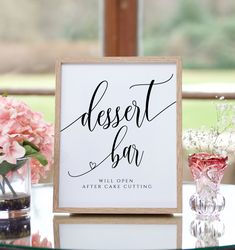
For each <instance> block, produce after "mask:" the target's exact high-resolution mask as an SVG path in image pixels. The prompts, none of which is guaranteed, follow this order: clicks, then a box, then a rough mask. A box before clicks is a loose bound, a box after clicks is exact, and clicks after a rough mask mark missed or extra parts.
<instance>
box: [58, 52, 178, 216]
mask: <svg viewBox="0 0 235 250" xmlns="http://www.w3.org/2000/svg"><path fill="white" fill-rule="evenodd" d="M55 145H56V147H55V179H54V183H55V184H54V211H55V212H71V213H174V212H181V200H182V197H181V187H182V169H181V167H182V166H181V64H180V60H179V59H178V58H172V57H169V58H102V59H84V60H78V61H75V62H74V61H63V62H60V63H59V64H58V66H57V89H56V143H55Z"/></svg>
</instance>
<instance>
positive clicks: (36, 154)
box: [24, 144, 48, 166]
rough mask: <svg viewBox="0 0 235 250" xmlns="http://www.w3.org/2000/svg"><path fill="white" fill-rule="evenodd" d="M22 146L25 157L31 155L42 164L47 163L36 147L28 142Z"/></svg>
mask: <svg viewBox="0 0 235 250" xmlns="http://www.w3.org/2000/svg"><path fill="white" fill-rule="evenodd" d="M24 148H25V156H26V157H32V158H34V159H36V160H38V161H39V162H40V163H41V164H42V165H43V166H46V165H47V164H48V161H47V159H46V158H45V156H44V155H42V154H41V153H40V152H39V151H38V150H37V149H35V147H32V146H31V145H29V144H26V145H25V146H24Z"/></svg>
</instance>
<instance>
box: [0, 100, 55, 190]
mask: <svg viewBox="0 0 235 250" xmlns="http://www.w3.org/2000/svg"><path fill="white" fill-rule="evenodd" d="M53 134H54V129H53V126H52V124H49V123H46V122H45V121H43V117H42V115H41V114H40V113H38V112H33V111H32V110H31V109H30V108H29V107H28V106H27V105H26V104H25V103H23V102H22V101H19V100H15V99H13V98H10V97H3V96H0V175H1V176H2V177H3V178H4V179H5V178H6V177H7V176H8V175H10V172H11V171H20V168H21V164H19V163H17V159H19V158H25V157H30V158H31V161H30V167H31V180H32V183H38V182H39V180H40V179H41V178H46V177H47V174H48V171H49V170H50V168H51V166H52V163H53V143H54V138H53ZM6 182H7V178H6ZM2 188H3V187H2V186H1V189H2ZM2 191H3V190H2Z"/></svg>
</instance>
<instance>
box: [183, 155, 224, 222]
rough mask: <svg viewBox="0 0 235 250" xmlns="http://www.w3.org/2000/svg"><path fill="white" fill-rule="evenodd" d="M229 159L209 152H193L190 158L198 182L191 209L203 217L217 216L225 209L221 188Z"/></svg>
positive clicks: (195, 179) (194, 177)
mask: <svg viewBox="0 0 235 250" xmlns="http://www.w3.org/2000/svg"><path fill="white" fill-rule="evenodd" d="M227 161H228V157H227V156H223V155H218V154H208V153H197V154H192V155H190V156H189V158H188V163H189V168H190V170H191V173H192V176H193V179H194V181H195V184H196V193H195V194H193V195H192V196H191V198H190V202H189V203H190V207H191V209H192V210H193V211H195V212H196V213H197V214H198V215H200V216H201V217H207V216H217V215H219V213H220V212H221V211H222V210H223V209H224V206H225V199H224V196H223V195H222V194H220V192H219V188H220V182H221V180H222V178H223V175H224V170H225V169H226V167H227Z"/></svg>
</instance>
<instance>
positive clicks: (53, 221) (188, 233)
mask: <svg viewBox="0 0 235 250" xmlns="http://www.w3.org/2000/svg"><path fill="white" fill-rule="evenodd" d="M194 189H195V187H194V186H193V185H190V184H185V185H184V186H183V214H182V216H181V215H174V216H161V215H76V216H75V215H72V216H69V215H68V214H53V213H52V202H53V190H52V186H51V185H36V186H34V187H33V189H32V203H33V205H32V211H31V218H30V220H29V219H25V220H21V222H19V221H18V224H15V226H13V229H18V231H17V230H16V231H14V230H13V231H10V229H11V226H9V221H8V227H7V229H8V231H7V229H6V228H5V229H4V223H3V221H2V220H1V221H0V242H1V244H4V245H5V244H10V245H12V244H14V245H25V246H32V247H37V246H40V247H47V248H50V247H56V248H66V249H174V248H195V247H206V246H226V245H235V238H234V235H233V233H234V232H235V215H234V208H235V200H234V198H233V197H234V195H235V186H233V185H222V187H221V193H223V195H224V196H225V199H226V206H225V210H224V211H223V212H222V214H221V215H220V217H219V218H218V219H214V220H207V221H203V220H199V219H198V218H197V217H196V215H194V213H193V212H192V211H191V210H190V207H189V198H190V196H191V195H192V193H193V192H194ZM13 225H14V223H13ZM20 230H21V231H20ZM19 232H21V234H19ZM4 237H5V238H4ZM5 246H6V247H7V245H5Z"/></svg>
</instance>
